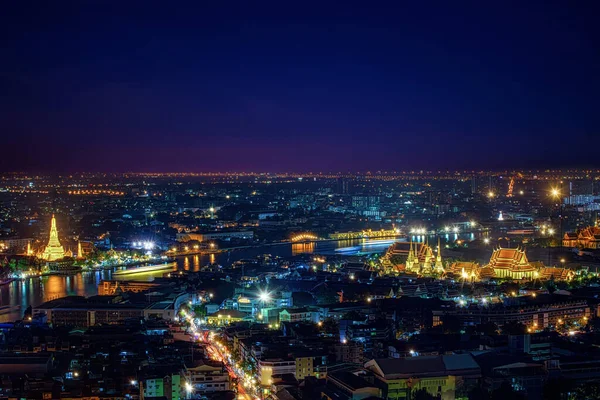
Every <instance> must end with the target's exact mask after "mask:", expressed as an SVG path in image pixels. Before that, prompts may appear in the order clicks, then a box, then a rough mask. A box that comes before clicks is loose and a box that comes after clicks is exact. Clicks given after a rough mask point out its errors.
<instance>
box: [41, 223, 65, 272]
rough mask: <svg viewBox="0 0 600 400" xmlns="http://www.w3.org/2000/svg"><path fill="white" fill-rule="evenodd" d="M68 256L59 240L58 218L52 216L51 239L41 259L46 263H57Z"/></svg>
mask: <svg viewBox="0 0 600 400" xmlns="http://www.w3.org/2000/svg"><path fill="white" fill-rule="evenodd" d="M65 255H66V253H65V249H64V248H63V247H62V245H61V244H60V241H59V240H58V230H57V229H56V218H54V215H52V223H51V225H50V239H49V240H48V244H47V245H46V248H45V249H44V251H43V252H42V253H41V255H40V258H43V259H44V260H46V261H56V260H60V259H61V258H64V257H65Z"/></svg>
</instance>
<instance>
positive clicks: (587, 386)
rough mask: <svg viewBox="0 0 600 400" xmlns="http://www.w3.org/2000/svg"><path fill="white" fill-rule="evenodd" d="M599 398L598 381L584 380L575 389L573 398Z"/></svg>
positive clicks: (585, 399) (577, 399)
mask: <svg viewBox="0 0 600 400" xmlns="http://www.w3.org/2000/svg"><path fill="white" fill-rule="evenodd" d="M588 399H600V382H586V383H583V384H581V385H579V386H578V387H577V389H575V395H574V397H573V400H588Z"/></svg>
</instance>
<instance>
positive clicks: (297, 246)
mask: <svg viewBox="0 0 600 400" xmlns="http://www.w3.org/2000/svg"><path fill="white" fill-rule="evenodd" d="M314 252H315V243H313V242H311V243H294V244H292V255H293V256H297V255H299V254H312V253H314Z"/></svg>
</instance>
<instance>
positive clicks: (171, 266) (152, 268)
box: [113, 262, 177, 276]
mask: <svg viewBox="0 0 600 400" xmlns="http://www.w3.org/2000/svg"><path fill="white" fill-rule="evenodd" d="M176 266H177V263H176V262H170V263H164V264H154V265H146V266H143V267H134V268H128V269H122V270H119V271H115V272H113V276H123V275H133V274H143V273H148V272H156V271H162V270H166V269H171V270H172V269H174V268H175V267H176Z"/></svg>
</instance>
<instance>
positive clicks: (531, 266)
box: [381, 240, 574, 282]
mask: <svg viewBox="0 0 600 400" xmlns="http://www.w3.org/2000/svg"><path fill="white" fill-rule="evenodd" d="M436 250H437V251H434V250H433V248H431V246H429V245H428V244H427V243H426V242H424V243H414V242H412V241H411V242H396V243H394V244H392V245H391V246H390V247H389V248H388V250H387V251H386V253H385V254H384V255H383V257H382V258H381V264H382V266H383V267H384V268H385V269H386V271H387V273H398V272H400V273H402V272H404V273H409V274H416V275H422V276H428V275H429V276H431V275H437V276H446V277H453V278H454V279H460V280H464V281H467V282H478V281H481V280H488V279H493V278H504V279H515V280H522V279H525V280H535V279H540V280H548V279H555V280H569V279H571V278H572V277H573V275H574V271H572V270H570V269H567V268H557V267H546V266H544V264H543V263H542V262H540V261H529V260H528V259H527V254H526V253H525V249H523V248H514V249H510V248H501V247H499V248H497V249H494V250H493V252H492V255H491V257H490V260H489V262H488V263H487V264H485V265H481V264H480V263H478V262H476V261H457V262H454V263H452V264H449V265H447V266H444V263H443V261H442V254H441V246H440V242H439V240H438V244H437V249H436ZM436 253H437V254H436Z"/></svg>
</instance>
